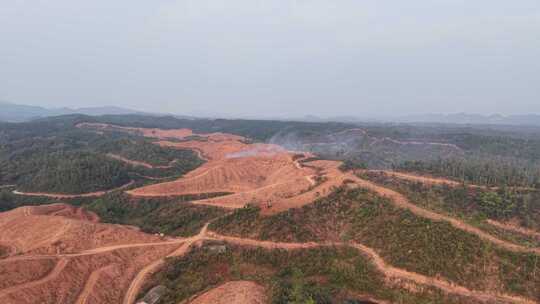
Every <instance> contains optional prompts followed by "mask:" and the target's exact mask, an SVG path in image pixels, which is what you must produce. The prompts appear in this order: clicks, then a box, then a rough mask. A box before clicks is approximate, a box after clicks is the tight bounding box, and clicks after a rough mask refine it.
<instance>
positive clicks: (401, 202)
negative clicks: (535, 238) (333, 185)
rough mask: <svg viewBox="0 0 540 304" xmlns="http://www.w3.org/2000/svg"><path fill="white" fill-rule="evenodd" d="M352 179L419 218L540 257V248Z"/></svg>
mask: <svg viewBox="0 0 540 304" xmlns="http://www.w3.org/2000/svg"><path fill="white" fill-rule="evenodd" d="M351 179H353V180H354V181H355V183H356V184H358V185H359V186H360V187H363V188H366V189H368V190H371V191H374V192H376V193H377V194H379V195H381V196H383V197H386V198H388V199H390V201H391V202H392V203H393V204H394V205H395V206H396V207H399V208H402V209H407V210H409V211H411V212H412V213H414V214H415V215H417V216H420V217H423V218H427V219H430V220H433V221H445V222H448V223H450V224H451V225H452V226H453V227H455V228H457V229H460V230H463V231H465V232H468V233H472V234H474V235H476V236H478V237H480V238H481V239H483V240H486V241H489V242H491V243H493V244H495V245H497V246H499V247H502V248H505V249H508V250H510V251H514V252H526V253H534V254H538V255H540V248H527V247H524V246H521V245H517V244H513V243H510V242H507V241H504V240H501V239H498V238H496V237H494V236H492V235H490V234H488V233H486V232H484V231H482V230H480V229H478V228H476V227H474V226H472V225H469V224H467V223H465V222H463V221H460V220H458V219H455V218H453V217H450V216H446V215H442V214H439V213H436V212H433V211H430V210H427V209H424V208H421V207H419V206H417V205H415V204H413V203H411V202H410V201H409V200H408V199H407V198H406V197H405V196H404V195H402V194H401V193H398V192H396V191H394V190H391V189H388V188H385V187H382V186H379V185H377V184H375V183H373V182H370V181H367V180H364V179H361V178H359V177H357V176H354V175H352V174H351Z"/></svg>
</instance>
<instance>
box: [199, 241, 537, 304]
mask: <svg viewBox="0 0 540 304" xmlns="http://www.w3.org/2000/svg"><path fill="white" fill-rule="evenodd" d="M209 236H210V237H211V238H212V239H216V240H222V241H225V242H229V243H232V244H237V245H242V246H254V247H263V248H266V249H286V250H299V249H307V248H315V247H321V246H350V247H353V248H355V249H357V250H358V251H360V252H361V253H362V254H364V255H365V256H367V257H368V258H369V259H370V260H371V262H372V263H373V264H374V265H375V266H376V268H377V270H379V271H380V272H381V273H382V274H384V275H385V276H386V277H388V278H393V279H402V280H407V281H412V282H414V283H416V284H419V285H424V286H431V287H435V288H438V289H440V290H443V291H444V292H446V293H449V294H457V295H460V296H464V297H471V298H475V299H478V300H482V301H487V302H494V301H503V302H506V303H523V304H525V303H526V304H532V303H536V302H535V301H532V300H529V299H525V298H522V297H516V296H511V295H506V294H493V293H490V292H485V291H474V290H470V289H468V288H466V287H462V286H459V285H456V284H454V283H451V282H448V281H444V280H442V279H438V278H433V277H427V276H424V275H421V274H417V273H414V272H409V271H406V270H403V269H399V268H396V267H392V266H389V265H387V264H386V262H385V261H384V260H383V259H382V258H381V257H380V256H379V255H378V254H377V253H376V252H375V250H373V249H371V248H369V247H367V246H364V245H362V244H358V243H326V244H324V243H323V244H321V243H277V242H269V241H258V240H253V239H244V238H236V237H229V236H223V235H217V234H215V233H210V234H209Z"/></svg>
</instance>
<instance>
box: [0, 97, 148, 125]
mask: <svg viewBox="0 0 540 304" xmlns="http://www.w3.org/2000/svg"><path fill="white" fill-rule="evenodd" d="M68 114H84V115H90V116H98V115H107V114H109V115H124V114H148V115H151V114H150V113H145V112H140V111H135V110H131V109H126V108H121V107H115V106H108V107H85V108H76V109H71V108H51V109H50V108H44V107H40V106H29V105H20V104H14V103H8V102H3V101H0V121H6V122H24V121H29V120H33V119H38V118H43V117H49V116H58V115H68Z"/></svg>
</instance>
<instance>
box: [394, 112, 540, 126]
mask: <svg viewBox="0 0 540 304" xmlns="http://www.w3.org/2000/svg"><path fill="white" fill-rule="evenodd" d="M394 121H395V122H406V123H414V122H426V123H448V124H482V125H530V126H540V115H538V114H524V115H501V114H493V115H481V114H469V113H456V114H425V115H409V116H401V117H397V118H396V119H395V120H394Z"/></svg>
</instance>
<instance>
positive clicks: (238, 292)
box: [190, 281, 266, 304]
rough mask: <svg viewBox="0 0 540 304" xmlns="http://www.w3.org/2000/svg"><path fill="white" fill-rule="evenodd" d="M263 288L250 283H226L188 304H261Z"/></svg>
mask: <svg viewBox="0 0 540 304" xmlns="http://www.w3.org/2000/svg"><path fill="white" fill-rule="evenodd" d="M263 303H266V297H265V293H264V287H262V286H260V285H258V284H256V283H254V282H250V281H234V282H227V283H225V284H223V285H221V286H219V287H216V288H214V289H211V290H209V291H207V292H206V293H204V294H202V295H200V296H198V297H196V298H195V299H194V300H193V301H191V302H190V304H263Z"/></svg>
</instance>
